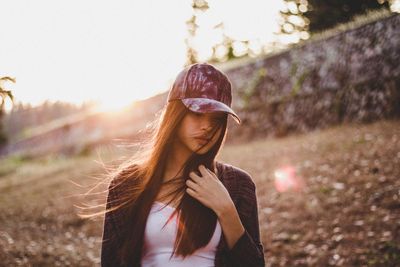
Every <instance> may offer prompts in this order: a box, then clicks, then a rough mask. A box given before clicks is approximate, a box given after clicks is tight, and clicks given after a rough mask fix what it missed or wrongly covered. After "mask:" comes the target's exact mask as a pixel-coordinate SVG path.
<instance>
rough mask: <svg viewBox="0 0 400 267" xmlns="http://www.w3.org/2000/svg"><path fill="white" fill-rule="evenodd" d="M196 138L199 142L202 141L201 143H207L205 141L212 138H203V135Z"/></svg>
mask: <svg viewBox="0 0 400 267" xmlns="http://www.w3.org/2000/svg"><path fill="white" fill-rule="evenodd" d="M195 139H196V140H197V141H198V142H199V143H201V144H205V143H207V142H208V141H210V139H206V138H201V137H196V138H195Z"/></svg>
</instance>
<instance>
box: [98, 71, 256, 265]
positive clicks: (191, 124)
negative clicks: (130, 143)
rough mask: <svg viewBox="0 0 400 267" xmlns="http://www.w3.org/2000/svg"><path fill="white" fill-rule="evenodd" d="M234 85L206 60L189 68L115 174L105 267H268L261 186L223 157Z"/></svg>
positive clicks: (104, 244)
mask: <svg viewBox="0 0 400 267" xmlns="http://www.w3.org/2000/svg"><path fill="white" fill-rule="evenodd" d="M231 101H232V94H231V83H230V82H229V80H228V78H227V77H226V75H225V74H224V73H222V72H221V71H219V70H218V69H216V68H215V67H214V66H212V65H210V64H206V63H202V64H193V65H190V66H188V67H186V68H185V69H184V70H182V71H181V72H180V73H179V74H178V76H177V78H176V80H175V82H174V84H173V86H172V88H171V90H170V92H169V95H168V99H167V104H166V105H165V107H164V109H163V110H162V113H161V116H160V117H159V120H158V121H157V122H156V123H157V124H156V127H155V129H154V131H153V133H152V135H151V136H150V138H149V139H148V142H147V144H146V145H142V146H141V148H139V150H138V152H137V153H136V154H135V155H134V157H132V158H131V159H130V160H127V161H126V162H125V163H124V164H121V166H119V168H118V170H117V171H116V172H114V174H112V180H111V182H110V184H109V187H108V197H107V205H106V211H105V218H104V231H103V241H102V248H101V265H102V266H110V267H115V266H163V267H164V266H192V267H198V266H199V267H201V266H217V267H218V266H245V267H249V266H264V251H263V245H262V243H261V240H260V231H259V222H258V208H257V197H256V187H255V184H254V182H253V181H252V178H251V176H250V175H249V174H248V173H247V172H246V171H244V170H242V169H240V168H238V167H235V166H232V165H230V164H227V163H222V162H219V161H216V160H215V157H216V156H217V154H218V152H219V150H220V148H221V146H222V144H223V143H224V140H225V136H226V132H227V119H228V115H231V116H233V118H234V119H235V120H236V122H237V123H240V119H239V117H238V116H237V114H236V113H235V112H234V111H233V110H232V109H231V107H230V106H231Z"/></svg>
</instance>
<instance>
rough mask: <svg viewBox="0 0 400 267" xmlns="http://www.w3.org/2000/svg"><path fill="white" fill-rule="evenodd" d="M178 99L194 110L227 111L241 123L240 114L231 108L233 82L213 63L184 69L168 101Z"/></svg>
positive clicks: (205, 111)
mask: <svg viewBox="0 0 400 267" xmlns="http://www.w3.org/2000/svg"><path fill="white" fill-rule="evenodd" d="M176 99H180V100H181V101H182V103H183V104H184V105H185V106H186V107H187V108H188V109H190V110H191V111H194V112H200V113H210V112H216V111H222V112H226V113H228V114H230V115H232V116H233V118H234V119H235V121H236V122H237V123H238V124H240V118H239V116H238V115H237V114H236V113H235V112H234V111H233V110H232V109H231V103H232V92H231V82H230V81H229V79H228V77H227V76H226V75H225V74H224V73H222V72H221V71H219V70H218V69H216V68H215V67H214V66H213V65H211V64H208V63H196V64H192V65H189V66H187V67H186V68H185V69H183V70H182V71H181V72H180V73H179V74H178V75H177V77H176V79H175V82H174V84H173V86H172V88H171V90H170V91H169V94H168V102H170V101H172V100H176Z"/></svg>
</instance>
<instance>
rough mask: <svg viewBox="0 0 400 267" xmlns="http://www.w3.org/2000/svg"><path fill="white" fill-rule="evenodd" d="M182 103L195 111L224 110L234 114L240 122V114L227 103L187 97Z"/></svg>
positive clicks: (235, 118)
mask: <svg viewBox="0 0 400 267" xmlns="http://www.w3.org/2000/svg"><path fill="white" fill-rule="evenodd" d="M181 101H182V103H183V104H184V105H185V106H186V107H187V108H188V109H190V110H191V111H193V112H200V113H210V112H217V111H222V112H226V113H228V114H230V115H232V117H233V119H234V120H235V121H236V122H237V123H238V124H240V118H239V116H238V115H237V114H236V113H235V112H234V111H233V110H232V109H231V108H230V107H229V106H228V105H226V104H224V103H222V102H219V101H217V100H214V99H208V98H186V99H181Z"/></svg>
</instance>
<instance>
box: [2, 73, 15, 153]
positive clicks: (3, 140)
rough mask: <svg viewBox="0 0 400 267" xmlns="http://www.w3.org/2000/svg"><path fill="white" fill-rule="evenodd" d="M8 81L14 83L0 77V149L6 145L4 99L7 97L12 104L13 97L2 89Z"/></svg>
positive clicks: (8, 91) (7, 78) (12, 80)
mask: <svg viewBox="0 0 400 267" xmlns="http://www.w3.org/2000/svg"><path fill="white" fill-rule="evenodd" d="M6 81H10V82H13V83H15V78H11V77H8V76H5V77H1V78H0V97H1V103H0V147H1V146H3V145H4V144H6V143H7V137H6V135H5V133H4V131H3V123H2V121H3V117H4V105H5V101H6V98H7V97H8V98H9V99H10V100H11V101H12V102H14V96H13V94H12V92H11V91H10V90H6V89H5V87H4V85H3V84H4V82H6Z"/></svg>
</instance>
